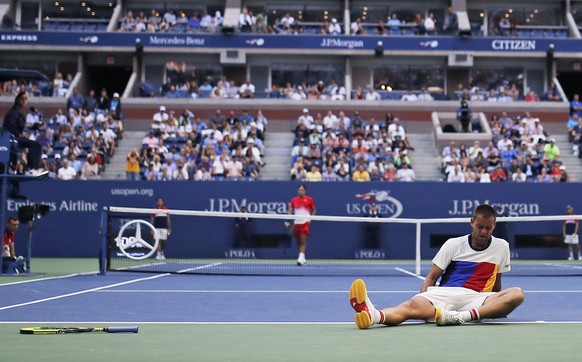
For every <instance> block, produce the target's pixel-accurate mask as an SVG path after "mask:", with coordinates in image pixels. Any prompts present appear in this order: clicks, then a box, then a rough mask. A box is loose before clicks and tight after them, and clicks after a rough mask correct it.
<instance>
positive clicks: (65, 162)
mask: <svg viewBox="0 0 582 362" xmlns="http://www.w3.org/2000/svg"><path fill="white" fill-rule="evenodd" d="M27 111H28V112H27V114H26V127H25V131H24V135H25V137H27V138H29V139H31V140H35V141H37V142H38V143H40V145H41V146H42V156H41V167H40V169H41V170H42V171H48V174H49V177H50V178H52V179H57V180H63V181H68V180H77V179H79V180H91V179H99V178H101V173H102V172H103V170H104V169H105V167H106V165H107V163H109V160H110V158H111V157H112V156H113V155H114V154H115V148H116V146H117V144H118V141H119V139H122V138H123V121H122V113H121V100H120V96H119V94H118V93H114V94H113V95H112V98H110V97H109V95H108V92H107V90H106V89H102V90H101V92H100V94H99V95H98V96H96V95H95V92H94V91H93V90H91V91H90V92H89V94H88V95H87V96H83V95H81V94H80V93H79V91H78V90H77V89H74V90H73V92H72V95H71V96H70V97H69V98H68V99H67V103H66V107H64V109H63V108H59V109H58V110H57V111H56V112H55V114H53V115H49V116H48V117H45V115H44V114H43V112H42V111H41V110H39V109H37V108H35V107H30V109H28V110H27ZM26 168H27V164H26V152H22V153H21V156H20V157H19V158H18V160H17V163H16V165H15V170H14V172H15V173H16V174H25V172H26Z"/></svg>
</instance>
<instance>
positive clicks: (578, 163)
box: [551, 134, 582, 182]
mask: <svg viewBox="0 0 582 362" xmlns="http://www.w3.org/2000/svg"><path fill="white" fill-rule="evenodd" d="M551 138H554V139H555V140H556V146H558V148H559V149H560V160H561V161H562V165H564V166H566V172H568V175H569V176H570V182H581V181H582V160H581V159H579V158H578V156H575V155H573V154H572V144H571V143H570V141H568V135H566V134H556V135H552V136H551Z"/></svg>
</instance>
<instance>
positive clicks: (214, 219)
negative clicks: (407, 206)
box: [100, 207, 582, 276]
mask: <svg viewBox="0 0 582 362" xmlns="http://www.w3.org/2000/svg"><path fill="white" fill-rule="evenodd" d="M155 214H158V216H160V215H159V214H160V210H159V209H145V208H144V209H142V208H128V207H109V208H107V209H106V210H105V211H104V214H103V215H104V217H103V222H102V224H103V225H102V227H103V229H104V232H103V233H102V243H103V245H102V253H101V256H100V259H101V271H102V272H103V273H105V272H107V271H134V272H152V273H180V274H221V275H289V276H392V275H396V276H402V275H416V276H425V275H426V274H427V273H428V272H429V270H430V268H431V259H432V258H433V257H434V255H435V254H436V252H437V251H438V250H439V248H440V246H441V245H442V244H443V243H444V242H445V241H446V240H447V239H448V238H450V237H456V236H460V235H465V234H469V233H470V232H471V227H470V225H469V221H470V220H469V218H444V219H443V218H440V219H404V218H369V217H345V216H308V218H310V219H311V228H310V229H311V230H310V235H309V236H308V238H307V251H306V259H307V263H306V265H301V266H300V265H298V263H297V262H296V259H297V257H298V250H297V243H296V240H295V238H294V236H293V235H292V229H293V228H292V227H291V228H286V227H285V225H284V224H285V222H286V221H292V220H294V219H297V218H299V217H297V216H293V215H280V214H265V213H242V212H228V213H227V212H211V211H194V210H163V212H162V215H164V216H167V215H169V218H170V225H169V226H168V231H169V233H168V235H167V242H166V243H165V247H164V248H163V249H164V250H163V256H161V255H158V250H157V249H158V247H157V245H159V244H162V245H163V243H164V242H163V238H164V237H165V235H163V234H164V232H163V231H160V230H157V231H156V229H155V228H154V226H153V225H152V223H153V217H152V215H155ZM303 218H305V217H303ZM581 218H582V217H579V216H573V215H563V216H561V215H557V216H536V217H502V218H498V222H497V226H496V229H495V231H494V233H493V234H494V235H495V236H498V237H502V238H504V239H506V240H508V242H509V243H510V249H511V257H512V262H511V272H510V273H509V274H508V275H550V276H551V275H558V276H562V275H582V261H578V260H577V258H576V257H577V255H576V254H575V255H574V257H575V258H574V259H575V260H567V259H568V251H567V248H566V246H565V244H564V243H563V237H562V225H563V220H565V219H577V220H579V219H581ZM160 237H161V238H160Z"/></svg>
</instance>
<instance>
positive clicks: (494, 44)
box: [491, 39, 536, 51]
mask: <svg viewBox="0 0 582 362" xmlns="http://www.w3.org/2000/svg"><path fill="white" fill-rule="evenodd" d="M491 48H492V49H494V50H521V51H531V50H536V41H535V40H506V39H495V40H493V41H491Z"/></svg>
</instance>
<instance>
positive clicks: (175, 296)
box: [0, 273, 582, 323]
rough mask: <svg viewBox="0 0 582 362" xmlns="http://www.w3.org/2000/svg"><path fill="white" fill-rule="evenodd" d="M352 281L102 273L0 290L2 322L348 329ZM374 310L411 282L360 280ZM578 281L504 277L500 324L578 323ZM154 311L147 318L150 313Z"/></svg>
mask: <svg viewBox="0 0 582 362" xmlns="http://www.w3.org/2000/svg"><path fill="white" fill-rule="evenodd" d="M353 280H354V277H260V276H252V277H247V276H212V275H196V276H192V275H175V274H147V273H146V274H138V273H110V274H107V275H106V276H99V275H92V274H89V275H71V276H65V277H57V278H53V279H51V278H46V279H40V280H36V281H18V280H17V281H15V282H13V283H7V284H4V285H0V291H1V294H2V298H1V301H0V320H1V321H2V322H124V323H125V322H131V323H151V322H170V323H297V322H302V323H351V322H352V320H353V313H352V310H351V308H350V306H349V303H348V289H349V286H350V284H351V282H352V281H353ZM365 281H366V283H367V286H368V289H369V295H370V298H371V299H372V301H373V302H374V304H376V305H377V306H378V307H387V306H392V305H396V304H399V303H400V302H402V301H404V300H406V299H408V298H410V297H411V296H413V295H414V294H415V293H416V292H417V291H418V289H419V288H420V285H421V283H422V280H420V278H417V277H413V276H403V277H368V278H365ZM581 281H582V278H581V277H509V276H508V277H505V278H504V280H503V287H504V288H506V287H510V286H519V287H521V288H522V289H523V290H524V291H525V295H526V298H525V302H524V303H523V305H521V306H520V307H519V308H518V309H517V310H516V311H514V313H512V314H511V315H510V316H509V318H507V320H506V321H507V322H537V321H545V322H581V323H582V308H581V307H582V303H581V302H582V283H581ZM152 312H154V313H152Z"/></svg>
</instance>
